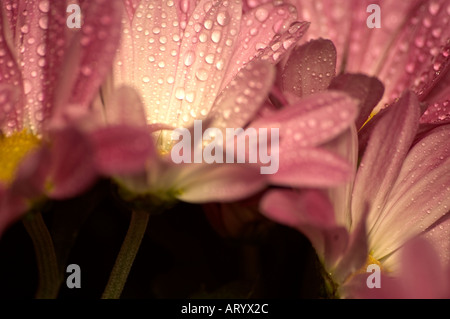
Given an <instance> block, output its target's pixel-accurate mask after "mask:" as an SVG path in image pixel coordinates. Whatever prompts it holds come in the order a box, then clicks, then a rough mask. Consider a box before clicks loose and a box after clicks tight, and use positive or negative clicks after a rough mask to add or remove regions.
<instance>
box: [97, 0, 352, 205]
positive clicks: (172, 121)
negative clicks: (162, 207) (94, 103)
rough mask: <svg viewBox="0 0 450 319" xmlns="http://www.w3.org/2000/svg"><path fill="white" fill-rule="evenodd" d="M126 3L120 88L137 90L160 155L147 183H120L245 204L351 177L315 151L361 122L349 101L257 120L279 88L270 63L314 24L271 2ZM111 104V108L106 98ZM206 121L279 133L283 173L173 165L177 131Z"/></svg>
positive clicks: (308, 104) (328, 96)
mask: <svg viewBox="0 0 450 319" xmlns="http://www.w3.org/2000/svg"><path fill="white" fill-rule="evenodd" d="M125 6H126V8H127V12H128V13H129V14H128V15H126V16H125V19H124V21H123V37H122V44H121V47H120V49H119V53H118V58H117V60H116V62H115V64H114V72H113V73H114V86H115V87H118V86H120V85H123V84H125V85H127V86H131V87H132V88H134V89H135V90H136V91H137V92H138V93H139V95H140V96H141V97H142V102H143V106H142V108H143V110H144V113H145V118H142V119H140V122H139V125H145V124H146V125H149V126H150V128H151V130H152V131H154V136H155V140H156V141H157V147H156V148H157V151H156V152H155V156H154V158H152V159H150V161H149V164H148V169H147V174H146V176H138V177H136V178H129V177H123V176H122V177H119V178H118V180H120V184H122V185H124V186H126V188H128V189H129V190H131V191H132V192H133V193H136V194H147V195H150V196H155V197H162V198H166V199H173V198H177V199H181V200H184V201H188V202H196V203H201V202H208V201H232V200H237V199H242V198H245V197H247V196H249V195H251V194H253V193H255V192H257V191H259V190H261V189H263V188H264V187H265V186H266V185H267V184H268V183H273V184H276V185H285V186H293V185H294V186H305V185H315V186H316V185H335V184H337V183H342V182H343V181H346V180H347V179H348V177H349V170H348V168H349V167H348V165H347V163H346V162H345V161H344V160H343V159H342V158H341V157H339V156H336V155H335V154H333V153H331V152H328V151H325V150H323V149H320V148H317V146H319V145H320V144H322V143H325V142H327V141H329V140H331V139H332V138H333V137H334V136H336V135H338V134H339V133H340V132H342V131H343V130H345V129H346V128H347V127H348V125H349V124H350V122H351V121H353V119H354V118H355V116H356V108H355V102H354V101H353V99H351V98H350V97H349V96H347V95H346V94H343V93H338V92H328V93H323V94H318V95H314V96H311V97H308V98H306V99H305V100H304V101H302V106H301V107H292V108H286V109H283V110H281V111H277V112H273V113H270V115H269V116H266V117H261V118H258V117H257V116H256V114H257V112H258V110H259V109H260V107H261V105H262V103H263V101H264V99H265V98H266V97H267V94H268V92H269V91H270V90H271V87H272V84H273V81H274V77H275V74H274V67H273V64H275V63H277V62H278V61H280V59H281V58H282V57H283V56H284V54H285V53H286V52H287V51H288V50H289V48H290V47H291V46H292V45H293V44H295V43H296V42H297V41H298V39H300V38H301V36H302V35H303V33H304V31H305V30H306V28H307V27H308V24H307V23H304V22H294V21H295V20H296V13H295V9H294V8H293V7H292V6H290V5H284V4H281V5H277V6H276V5H274V4H265V5H262V6H259V7H257V8H254V9H252V10H250V11H247V12H245V13H244V14H243V13H242V3H241V1H236V0H233V1H212V2H210V1H197V2H195V1H167V2H164V1H160V2H156V3H155V1H147V0H142V1H135V2H127V1H126V2H125ZM112 90H114V88H112V87H106V88H105V92H111V91H112ZM105 101H106V105H105V107H106V109H107V110H108V109H109V108H110V105H109V103H110V101H112V98H110V96H109V93H107V94H106V97H105ZM138 104H139V103H138ZM139 109H140V107H139V105H138V106H137V107H136V108H135V110H136V112H137V113H139V112H141V111H139ZM112 112H113V113H114V112H115V111H112ZM141 113H142V112H141ZM199 119H200V120H204V123H206V124H205V126H206V125H207V126H208V127H215V128H219V129H225V128H241V127H242V128H248V127H253V128H263V127H264V128H272V127H274V128H275V127H276V128H279V129H280V141H281V142H280V150H279V154H280V169H279V171H278V172H277V173H276V174H273V175H270V176H267V175H261V174H260V172H259V168H258V167H256V166H255V165H243V164H203V165H200V164H178V165H176V164H174V163H173V162H172V160H171V158H170V151H171V147H172V141H171V139H170V137H171V135H170V134H171V130H172V129H174V128H179V127H191V126H192V124H193V123H194V120H199ZM138 121H139V120H138ZM205 128H206V127H205ZM161 130H162V132H160V131H161ZM297 141H298V142H300V145H296V142H297ZM299 146H300V147H299Z"/></svg>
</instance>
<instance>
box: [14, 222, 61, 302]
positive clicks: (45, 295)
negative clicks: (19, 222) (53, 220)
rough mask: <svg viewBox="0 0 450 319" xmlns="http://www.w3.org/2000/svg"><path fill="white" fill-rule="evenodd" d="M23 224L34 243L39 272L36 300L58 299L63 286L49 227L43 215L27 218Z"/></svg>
mask: <svg viewBox="0 0 450 319" xmlns="http://www.w3.org/2000/svg"><path fill="white" fill-rule="evenodd" d="M23 224H24V226H25V229H26V230H27V232H28V234H29V235H30V237H31V240H32V241H33V246H34V251H35V253H36V262H37V266H38V271H39V285H38V289H37V292H36V296H35V298H36V299H56V298H57V297H58V292H59V287H60V284H61V276H60V273H59V268H58V262H57V259H56V254H55V249H54V246H53V240H52V237H51V235H50V233H49V231H48V229H47V225H45V222H44V219H43V218H42V214H41V213H36V214H34V215H32V216H27V217H25V218H24V219H23Z"/></svg>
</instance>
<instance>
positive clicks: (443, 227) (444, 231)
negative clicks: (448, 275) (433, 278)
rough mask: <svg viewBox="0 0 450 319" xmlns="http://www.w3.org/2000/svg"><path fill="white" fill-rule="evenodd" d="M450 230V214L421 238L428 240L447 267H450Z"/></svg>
mask: <svg viewBox="0 0 450 319" xmlns="http://www.w3.org/2000/svg"><path fill="white" fill-rule="evenodd" d="M449 229H450V214H448V213H447V214H446V215H445V216H444V217H443V218H440V219H439V220H438V221H437V222H436V223H434V224H433V225H432V226H431V227H430V228H428V229H427V230H426V232H425V233H423V234H422V235H421V237H423V238H425V239H427V240H428V242H430V244H432V245H433V247H434V249H435V250H436V252H437V253H438V255H439V259H440V260H441V262H442V264H443V265H446V267H450V240H449V235H448V232H449Z"/></svg>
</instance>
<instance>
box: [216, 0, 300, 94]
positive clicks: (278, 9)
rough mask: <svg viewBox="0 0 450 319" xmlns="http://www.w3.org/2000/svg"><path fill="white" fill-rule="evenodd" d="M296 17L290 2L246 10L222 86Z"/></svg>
mask: <svg viewBox="0 0 450 319" xmlns="http://www.w3.org/2000/svg"><path fill="white" fill-rule="evenodd" d="M296 17H297V13H296V11H295V7H294V6H292V5H290V4H282V5H277V6H275V5H274V4H273V3H266V4H263V5H261V6H258V7H256V8H254V9H252V10H250V11H249V12H246V13H245V14H244V15H243V16H242V22H241V30H240V31H239V36H238V38H237V39H236V43H237V45H236V49H235V51H234V53H233V55H232V57H231V61H232V63H231V64H230V67H229V68H228V71H227V75H226V77H225V80H224V83H223V85H222V88H223V87H225V86H226V85H227V83H228V82H229V81H231V79H232V78H233V77H234V76H235V75H236V74H237V72H238V71H239V70H240V69H241V68H242V67H243V66H244V65H245V64H246V63H248V62H249V61H250V60H252V59H253V58H254V57H255V56H256V55H257V53H258V51H259V50H261V49H263V48H265V47H266V46H267V45H269V42H270V41H271V39H272V38H273V37H274V36H275V35H276V34H279V33H282V32H283V31H285V30H286V29H287V27H289V26H290V25H291V23H293V22H294V21H295V20H296ZM241 44H244V45H243V46H242V45H241Z"/></svg>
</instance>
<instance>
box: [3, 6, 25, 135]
mask: <svg viewBox="0 0 450 319" xmlns="http://www.w3.org/2000/svg"><path fill="white" fill-rule="evenodd" d="M9 5H10V6H11V7H10V8H11V10H12V5H11V4H9ZM11 14H12V13H11ZM4 20H5V17H4V16H3V15H2V14H0V59H1V61H2V63H0V129H1V130H2V131H3V132H4V133H10V132H11V131H12V130H15V129H16V130H21V129H22V117H21V113H22V112H23V104H22V103H23V101H22V90H21V88H20V86H19V85H18V84H19V83H21V82H22V77H21V73H20V69H19V66H18V65H17V62H16V60H15V57H14V54H15V52H14V51H11V50H10V48H9V46H8V43H7V40H8V33H11V30H9V29H8V27H7V26H6V25H7V23H6V21H4ZM9 40H11V39H9ZM5 123H8V125H5Z"/></svg>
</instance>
